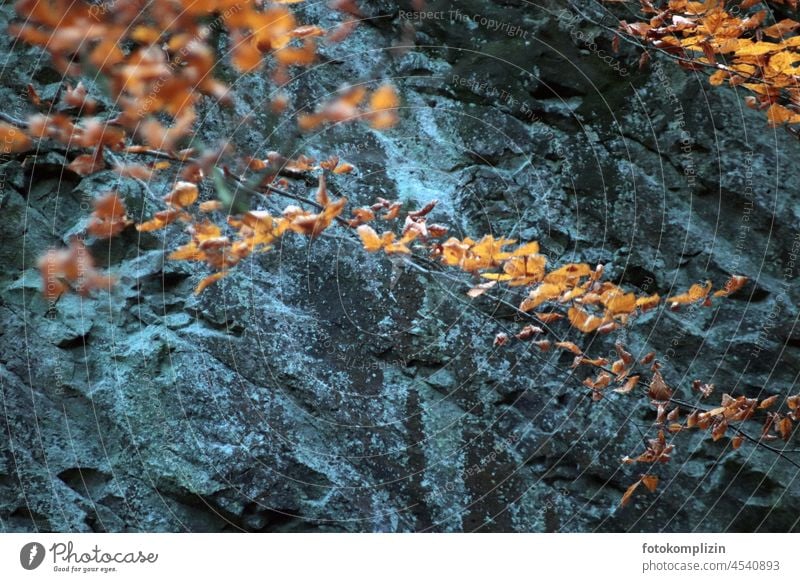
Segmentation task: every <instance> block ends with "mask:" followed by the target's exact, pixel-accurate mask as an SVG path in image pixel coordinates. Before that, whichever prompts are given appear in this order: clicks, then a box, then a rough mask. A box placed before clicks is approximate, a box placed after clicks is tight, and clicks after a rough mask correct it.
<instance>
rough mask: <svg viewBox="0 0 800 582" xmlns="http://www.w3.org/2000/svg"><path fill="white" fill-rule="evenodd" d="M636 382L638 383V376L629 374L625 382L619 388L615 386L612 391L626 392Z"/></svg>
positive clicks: (633, 386) (631, 388)
mask: <svg viewBox="0 0 800 582" xmlns="http://www.w3.org/2000/svg"><path fill="white" fill-rule="evenodd" d="M638 383H639V376H631V377H630V378H628V380H627V381H626V382H625V384H623V385H622V387H621V388H617V389H616V390H614V392H617V393H619V394H628V393H629V392H630V391H631V390H633V389H634V388H636V384H638Z"/></svg>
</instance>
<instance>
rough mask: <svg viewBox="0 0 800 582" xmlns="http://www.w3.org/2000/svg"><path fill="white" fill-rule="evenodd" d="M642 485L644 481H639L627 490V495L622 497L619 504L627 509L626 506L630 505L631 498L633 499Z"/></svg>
mask: <svg viewBox="0 0 800 582" xmlns="http://www.w3.org/2000/svg"><path fill="white" fill-rule="evenodd" d="M641 484H642V480H641V479H639V480H638V481H636V483H634V484H633V485H631V486H630V487H628V488H627V489H626V490H625V494H624V495H623V496H622V499H621V500H620V502H619V504H620V505H621V506H622V507H625V506H626V505H628V503H630V501H631V497H633V494H634V492H635V491H636V490H637V489H638V488H639V485H641Z"/></svg>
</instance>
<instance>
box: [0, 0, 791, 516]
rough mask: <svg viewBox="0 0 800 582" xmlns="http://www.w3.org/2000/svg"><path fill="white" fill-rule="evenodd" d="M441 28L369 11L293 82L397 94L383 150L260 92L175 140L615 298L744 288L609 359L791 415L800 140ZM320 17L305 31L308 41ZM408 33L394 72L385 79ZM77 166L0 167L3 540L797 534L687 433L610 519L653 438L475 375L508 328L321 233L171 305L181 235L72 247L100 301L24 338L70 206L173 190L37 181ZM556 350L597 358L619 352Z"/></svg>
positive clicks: (584, 58)
mask: <svg viewBox="0 0 800 582" xmlns="http://www.w3.org/2000/svg"><path fill="white" fill-rule="evenodd" d="M454 4H455V3H453V5H451V4H448V3H445V2H439V3H438V4H437V3H432V4H431V5H430V6H429V10H430V11H433V12H434V14H436V13H437V11H440V15H439V16H431V17H429V18H423V19H421V18H414V17H413V15H409V14H408V13H406V12H405V9H403V11H402V12H401V8H400V7H398V6H397V5H396V4H395V3H390V2H384V1H380V2H368V3H364V10H365V12H366V14H367V16H370V17H371V18H370V19H369V20H368V21H367V24H365V25H363V26H361V27H360V28H359V29H358V30H357V32H356V33H354V34H353V35H352V36H351V37H349V38H348V39H347V40H346V41H345V42H343V43H341V44H338V45H332V46H327V47H324V48H323V49H322V51H321V53H322V54H321V62H322V63H323V65H322V66H320V67H318V68H315V69H313V70H312V71H311V72H308V73H306V74H304V75H302V76H300V77H299V78H298V79H296V80H295V81H293V82H292V83H291V85H290V90H291V95H292V100H293V106H294V107H295V108H296V109H302V108H304V107H313V106H314V105H315V103H316V102H317V101H318V100H320V99H324V98H325V97H326V95H328V94H329V93H330V92H331V91H333V90H335V89H336V88H337V87H338V86H340V85H341V84H342V83H344V82H364V81H369V80H373V79H381V78H393V79H395V83H396V84H397V86H398V87H399V89H400V91H401V94H402V100H403V107H404V109H403V111H402V115H401V117H402V120H401V123H400V124H399V125H398V126H397V127H396V128H395V129H394V130H392V131H389V132H385V133H378V132H375V131H372V130H371V129H369V128H368V127H367V126H365V125H354V124H350V125H346V126H335V127H331V128H327V129H325V130H323V131H321V132H320V133H313V134H300V133H298V132H297V130H296V129H295V126H294V125H293V124H292V123H291V122H290V121H289V120H288V119H283V118H281V119H276V118H275V117H274V116H273V115H272V114H269V113H268V112H267V111H268V109H267V108H266V101H265V99H266V98H267V97H268V96H269V95H270V93H271V92H272V91H274V87H273V86H272V85H271V84H270V81H269V80H268V79H267V78H266V75H264V74H263V73H262V74H254V75H249V76H244V77H242V78H239V79H236V78H234V77H232V78H231V79H229V81H230V82H231V83H233V84H234V88H235V91H236V94H237V101H236V104H235V106H234V107H233V108H232V109H220V108H218V107H216V106H214V105H208V107H207V109H206V111H204V112H203V113H204V115H202V116H201V117H202V118H203V119H204V121H203V125H202V126H201V127H200V130H199V132H198V133H199V135H200V136H201V138H202V139H203V140H204V141H205V142H213V141H214V140H216V139H221V138H227V139H231V140H233V141H234V142H235V143H236V144H237V146H238V147H240V148H241V149H242V150H243V151H249V152H252V153H253V154H254V155H256V156H261V157H263V156H265V155H266V152H267V151H269V150H280V151H281V152H282V153H284V154H287V155H295V154H296V153H306V154H309V155H312V156H317V157H319V158H324V157H327V156H328V155H330V154H338V155H339V156H340V157H341V158H343V159H345V160H347V161H349V162H351V163H353V164H354V165H355V166H356V167H357V168H358V172H357V173H356V174H355V175H351V176H339V177H336V178H335V179H334V180H333V183H332V187H333V188H334V189H335V191H337V192H339V193H342V194H343V195H346V196H347V197H348V199H349V200H350V201H351V203H353V204H355V205H359V204H367V203H371V202H372V201H373V200H374V199H375V197H376V196H384V197H387V198H400V199H402V200H404V201H406V202H407V203H408V204H409V205H410V206H412V207H413V206H414V205H421V204H424V203H425V202H427V201H429V200H432V199H438V200H439V201H440V203H439V205H438V206H437V209H436V211H435V212H434V215H433V216H434V219H435V220H436V222H445V223H448V224H450V225H451V226H452V231H453V233H454V234H457V235H473V236H475V235H481V234H485V233H489V232H491V233H494V234H498V235H504V236H512V237H514V238H519V239H523V240H538V241H540V242H541V244H542V247H543V249H544V252H546V253H547V254H548V256H549V257H550V259H551V261H552V262H555V263H556V264H558V263H560V262H569V261H576V260H577V261H586V262H590V263H604V264H605V265H606V266H607V272H608V273H609V274H610V275H611V276H612V277H614V278H617V279H620V280H622V281H623V282H624V283H625V284H626V285H629V286H631V287H632V288H636V289H638V290H640V291H646V292H649V293H653V292H658V293H660V294H662V295H664V294H669V293H670V292H671V290H675V289H684V288H686V287H687V286H688V285H690V284H691V283H693V282H696V281H698V280H705V279H712V280H714V281H715V282H716V283H717V284H719V283H722V282H723V281H724V280H725V279H726V278H727V277H728V276H729V275H730V274H732V273H740V274H744V275H747V276H749V277H750V278H751V279H752V280H753V281H754V283H753V284H752V285H751V286H748V287H747V290H746V292H743V293H739V294H737V295H736V296H735V297H733V298H731V299H729V300H727V301H725V302H723V303H721V304H720V306H719V307H718V308H714V309H696V310H691V309H690V310H684V311H681V312H668V311H666V312H660V311H659V312H658V313H650V314H647V315H646V316H643V317H640V318H639V319H638V320H637V321H636V322H635V323H634V324H632V325H631V326H630V327H629V328H628V329H627V330H626V331H625V332H624V333H623V335H622V339H623V340H624V341H625V343H626V345H628V346H629V348H630V349H632V350H633V351H634V352H635V353H636V354H638V355H641V354H644V353H646V352H647V351H649V350H650V349H655V350H658V352H659V353H661V354H663V360H664V364H665V366H664V370H663V372H664V376H665V378H666V379H667V381H668V382H669V383H670V384H671V385H674V386H681V387H683V389H684V390H685V394H686V395H687V398H694V395H691V394H690V393H689V391H688V388H687V387H688V385H689V384H690V383H691V380H693V379H695V378H700V379H703V380H704V381H706V382H712V383H714V384H715V385H716V386H717V391H718V393H722V392H728V393H731V394H746V395H748V396H755V395H758V394H761V395H762V396H763V395H764V394H765V393H769V394H773V393H774V394H782V395H787V394H792V393H796V392H797V386H796V375H797V370H798V369H800V368H799V367H800V358H798V355H799V354H800V352H799V351H798V346H800V331H798V328H797V315H798V310H797V304H798V299H800V292H798V285H797V283H798V272H797V252H798V249H799V248H800V238H798V237H800V233H798V230H797V225H798V224H800V173H798V172H797V170H796V159H797V156H798V155H800V144H798V142H797V140H796V139H795V138H793V137H792V136H791V135H788V134H785V133H783V132H782V131H778V130H772V129H769V128H768V127H767V126H766V122H765V119H764V117H763V114H760V113H758V112H754V111H751V110H748V109H746V108H744V107H743V102H742V100H741V99H740V97H739V96H737V95H736V94H735V93H734V91H733V90H731V89H726V88H718V89H716V88H715V89H713V90H709V87H708V84H707V82H706V81H705V80H704V79H703V78H701V77H698V76H696V75H695V74H692V73H686V72H683V71H681V70H679V69H678V68H677V67H676V66H674V64H672V63H670V62H668V61H661V60H659V59H655V60H654V61H653V62H652V63H651V66H650V68H649V69H648V70H645V71H643V72H640V71H639V70H638V66H637V60H638V54H637V53H636V52H635V51H634V49H633V48H627V47H625V46H623V47H622V50H621V52H620V53H619V54H617V55H613V53H612V51H611V47H610V41H611V35H610V34H609V33H608V32H607V31H604V30H603V28H602V27H600V26H598V25H597V23H598V22H599V21H601V20H602V19H603V18H604V15H603V14H597V13H592V12H590V11H589V9H586V13H585V14H583V15H575V14H574V13H569V14H567V13H566V12H564V11H563V3H558V2H552V3H547V8H541V7H533V6H532V5H528V4H527V3H525V2H517V1H511V0H507V1H503V2H499V1H498V2H489V1H487V0H480V1H478V0H466V1H463V2H458V3H457V5H458V8H457V9H458V12H454V10H456V8H455V7H454ZM323 6H324V4H320V5H316V4H315V5H313V6H309V7H306V8H303V9H301V10H302V11H304V14H305V15H306V20H308V21H315V22H320V23H321V24H322V25H323V26H326V25H328V24H330V23H331V22H333V20H332V19H333V17H332V16H331V15H330V14H329V13H328V12H327V10H326V9H325V8H324V7H323ZM406 8H408V7H406ZM409 9H410V8H409ZM0 10H1V11H2V17H3V22H4V24H3V26H5V25H6V24H7V22H8V19H9V18H11V9H10V7H9V6H8V5H4V6H2V8H0ZM587 18H591V19H592V20H594V21H595V23H592V22H590V21H589V20H588V19H587ZM605 18H606V20H605V21H604V22H605V23H606V24H608V25H612V20H611V18H610V16H609V17H605ZM514 26H515V27H517V28H513V29H512V27H514ZM411 32H413V34H411ZM409 34H411V36H412V37H413V38H415V42H416V45H417V46H416V47H415V48H413V49H411V50H406V51H405V52H403V51H401V50H390V49H391V47H392V46H393V44H403V42H401V41H400V39H403V38H405V39H408V38H409ZM404 42H405V44H408V42H407V41H404ZM623 44H624V43H623ZM10 45H11V43H10V42H6V43H5V47H4V49H3V50H4V53H3V59H2V61H3V64H4V69H3V72H2V78H3V83H2V89H0V91H2V99H3V103H4V104H6V106H4V107H6V109H5V111H6V112H8V113H11V114H14V115H16V116H23V115H24V114H25V112H26V111H27V107H28V106H27V105H26V101H25V98H24V93H25V87H26V85H27V84H28V83H34V84H35V85H36V86H37V87H40V88H41V91H42V94H43V95H46V94H47V92H50V93H53V92H54V91H55V90H56V89H57V86H58V84H59V83H60V80H61V79H60V75H59V74H58V73H57V72H55V71H54V70H52V69H50V68H49V67H48V65H47V64H46V61H43V60H40V54H39V52H38V51H36V50H33V49H29V48H26V47H24V46H20V45H19V44H16V45H14V46H10ZM609 55H613V56H609ZM90 88H91V89H92V90H94V91H99V90H98V89H96V88H95V87H94V86H93V85H92V84H91V83H90ZM95 94H96V93H95ZM246 116H247V117H246ZM74 155H75V153H73V152H64V151H63V149H58V148H56V149H41V150H38V151H37V152H36V154H35V156H34V155H32V154H28V155H25V156H18V157H9V156H6V157H5V158H3V160H2V162H3V164H2V166H1V167H0V172H2V197H1V198H0V209H2V221H0V239H2V241H3V244H2V245H0V266H1V267H2V268H0V322H2V324H1V326H0V404H1V405H2V416H3V419H4V421H3V422H2V423H0V424H2V425H3V426H2V431H0V435H1V436H0V531H32V530H39V531H186V530H189V531H228V530H247V531H474V530H480V531H536V532H540V531H689V530H692V531H695V530H697V531H798V530H800V525H798V519H797V515H798V508H799V507H798V505H799V504H798V501H797V493H798V479H797V476H798V469H797V468H795V467H794V466H793V465H792V464H790V463H788V462H786V461H785V460H783V459H781V458H779V457H777V456H776V455H774V454H772V453H771V452H769V451H766V450H763V449H761V448H754V447H752V446H750V445H748V444H745V445H744V446H743V447H742V448H741V449H739V450H738V451H732V450H731V447H730V446H729V439H727V438H726V439H723V440H721V441H718V442H717V443H712V442H711V440H710V437H709V436H708V435H703V434H700V433H697V434H692V435H689V436H684V435H679V438H677V439H676V441H675V444H676V445H677V449H676V452H675V455H674V460H673V462H672V463H669V464H666V465H663V466H660V467H658V468H657V470H656V472H657V474H658V475H659V476H660V478H661V484H660V486H659V489H658V491H657V493H656V494H649V493H643V494H642V495H637V496H636V497H635V498H634V500H633V502H632V503H631V504H630V505H629V506H627V507H626V508H624V509H620V508H619V507H618V503H619V499H620V496H621V494H622V492H623V491H624V490H625V488H626V487H627V486H628V485H629V484H630V483H631V482H633V481H634V480H635V479H636V478H638V473H639V472H640V471H637V469H638V467H635V466H634V467H631V466H626V465H621V464H620V459H621V458H622V457H623V456H625V455H628V454H633V453H635V452H637V451H641V439H642V436H641V435H642V434H643V433H648V432H649V434H650V436H652V435H653V428H652V421H653V413H652V410H650V409H649V407H648V406H647V405H646V403H645V402H643V401H641V400H637V399H635V398H625V397H618V398H616V397H610V398H606V399H603V400H601V401H600V402H597V403H592V402H591V400H590V399H589V398H587V397H586V393H585V392H586V391H585V389H584V388H582V387H581V379H582V377H578V376H577V375H576V373H575V372H573V371H572V370H571V369H570V362H571V358H570V357H567V355H560V354H558V353H553V352H549V353H545V354H542V353H539V352H536V351H533V350H531V349H529V347H528V345H527V344H523V345H519V344H515V345H513V346H511V347H502V348H493V347H492V340H493V338H494V336H495V334H496V333H498V332H501V331H504V330H508V329H511V330H514V329H515V328H517V327H518V326H519V323H518V322H516V321H514V319H513V315H512V314H511V313H510V312H509V311H508V310H507V309H505V308H504V307H503V306H502V305H496V304H492V302H491V301H489V300H484V299H478V300H474V301H470V300H468V298H467V297H466V296H465V290H466V289H467V288H468V286H469V281H466V282H465V283H464V285H466V286H463V285H459V284H458V283H457V282H454V281H453V280H450V279H443V278H441V277H440V276H435V275H427V274H425V273H420V272H416V271H414V270H409V269H404V268H402V267H396V266H395V267H393V265H392V264H391V263H389V262H388V261H387V260H385V258H381V257H378V256H373V255H367V254H366V253H364V252H362V251H361V250H360V249H359V247H358V245H357V244H354V243H353V241H352V240H351V239H350V238H348V237H346V236H344V234H343V232H342V231H339V232H338V233H337V236H325V237H321V238H319V239H318V240H316V241H314V242H313V243H309V241H308V240H307V239H302V240H301V239H298V238H294V239H286V240H285V241H284V243H283V244H282V245H281V246H279V247H278V248H276V249H275V250H274V251H272V252H270V253H268V254H264V255H259V256H258V257H255V258H254V259H252V260H249V261H248V262H247V263H246V264H244V265H242V266H241V267H240V268H239V269H238V270H237V271H236V272H235V274H233V275H232V276H230V277H229V278H227V279H225V280H223V281H222V282H220V283H218V284H216V285H214V286H212V287H210V288H209V289H208V290H207V291H206V292H205V293H203V294H202V295H200V296H199V297H196V296H194V295H192V289H193V287H194V285H196V283H197V281H198V280H199V279H200V278H201V277H202V276H203V275H204V270H203V268H202V267H197V266H194V265H187V264H183V263H177V262H165V260H164V253H163V249H164V246H165V245H166V246H167V247H168V248H174V247H175V246H176V245H177V244H180V243H181V242H182V241H183V240H184V237H185V235H184V234H183V233H182V232H181V230H180V228H179V227H175V228H174V229H168V230H167V231H165V232H161V233H156V234H155V235H151V234H143V235H141V236H140V235H139V234H138V233H136V232H135V231H134V230H133V229H129V230H128V231H127V232H126V233H125V234H124V235H123V236H121V237H119V238H117V239H114V240H113V242H112V243H111V244H110V245H109V244H108V243H107V242H105V243H104V242H102V241H98V242H95V243H94V244H92V246H91V250H92V251H93V253H94V255H95V256H96V257H98V261H100V262H101V263H102V264H103V266H104V267H108V268H109V269H110V271H111V272H112V273H114V274H115V275H116V276H117V277H118V280H119V283H118V285H117V286H116V288H115V290H114V292H113V293H112V294H110V295H97V296H96V297H93V298H89V299H81V298H80V297H75V296H68V297H64V298H62V299H61V300H60V301H59V302H58V303H57V305H56V307H55V309H50V310H48V306H47V304H46V302H45V301H44V299H43V298H42V296H41V294H40V292H39V291H38V288H39V285H40V281H39V278H38V274H37V272H36V269H35V260H36V257H37V256H38V255H40V254H41V253H42V252H43V251H45V250H46V249H47V248H49V247H51V246H53V245H59V244H62V243H63V242H64V241H66V240H67V238H68V236H69V235H70V234H72V233H75V232H78V231H80V229H81V228H83V226H84V224H85V222H84V221H85V217H86V214H87V212H86V210H87V208H88V203H87V201H89V200H90V199H91V197H93V196H95V195H97V194H99V193H101V192H104V191H106V190H109V189H111V188H116V189H117V190H118V191H119V192H120V193H121V195H122V196H123V197H124V198H125V201H126V203H127V205H128V207H129V208H130V209H132V210H131V214H133V216H134V217H135V218H136V219H137V220H138V219H141V217H142V216H143V215H145V214H146V215H148V216H149V215H150V214H151V213H152V212H153V211H154V210H156V209H159V208H158V204H157V202H156V201H154V200H156V198H155V196H160V195H162V194H163V193H166V192H167V191H168V188H169V184H170V180H171V175H170V173H169V172H165V173H164V175H163V177H162V178H161V180H162V181H160V182H153V183H151V184H150V190H151V193H148V192H146V191H145V189H144V188H143V187H141V186H140V185H139V184H138V183H136V182H134V181H130V180H127V181H123V182H118V180H117V179H116V177H115V176H114V175H113V174H112V173H111V172H101V173H99V174H96V175H93V176H91V177H88V178H84V179H81V178H79V177H78V176H76V175H75V174H72V173H70V172H63V171H62V170H61V166H62V164H63V163H64V161H65V159H71V158H72V157H73V156H74ZM311 188H312V186H311V185H309V192H311ZM205 194H206V195H210V192H206V193H205ZM282 202H283V201H281V200H277V199H275V200H273V199H270V200H267V201H266V202H264V204H265V205H266V206H265V207H266V208H279V205H280V204H281V203H282ZM331 232H334V231H331ZM506 299H509V300H512V299H515V297H513V296H507V297H506ZM578 335H579V334H577V333H575V332H571V335H570V337H569V339H573V340H575V341H580V342H581V343H582V345H584V347H586V348H587V350H589V351H590V352H592V353H596V354H598V355H601V354H603V353H605V352H606V351H607V350H609V349H611V346H612V342H613V339H614V338H610V339H609V338H594V339H593V338H591V337H589V336H587V337H583V336H581V337H578ZM762 390H765V393H762V392H761V391H762ZM789 448H792V447H791V446H790V447H789Z"/></svg>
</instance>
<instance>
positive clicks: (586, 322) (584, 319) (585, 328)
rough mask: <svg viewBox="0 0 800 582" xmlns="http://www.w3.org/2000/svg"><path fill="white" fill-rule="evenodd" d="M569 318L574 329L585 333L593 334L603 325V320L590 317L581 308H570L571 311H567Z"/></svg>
mask: <svg viewBox="0 0 800 582" xmlns="http://www.w3.org/2000/svg"><path fill="white" fill-rule="evenodd" d="M567 317H568V318H569V322H570V323H571V324H572V327H574V328H576V329H579V330H580V331H582V332H583V333H589V332H592V331H594V330H596V329H597V328H598V327H600V325H601V324H602V323H603V320H602V318H600V317H596V316H594V315H589V314H588V313H586V312H585V311H584V310H583V309H580V308H579V307H570V308H569V311H567Z"/></svg>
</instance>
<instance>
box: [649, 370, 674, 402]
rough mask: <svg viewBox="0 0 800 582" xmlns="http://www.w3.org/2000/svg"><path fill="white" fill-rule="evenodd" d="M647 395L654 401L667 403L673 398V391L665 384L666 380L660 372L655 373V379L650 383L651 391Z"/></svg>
mask: <svg viewBox="0 0 800 582" xmlns="http://www.w3.org/2000/svg"><path fill="white" fill-rule="evenodd" d="M647 395H648V396H649V397H650V398H652V399H653V400H659V401H667V400H669V399H670V398H672V390H671V389H670V387H669V386H667V383H666V382H664V378H663V377H662V376H661V372H659V371H658V370H656V371H655V372H653V379H652V380H651V381H650V389H649V390H648V392H647Z"/></svg>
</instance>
